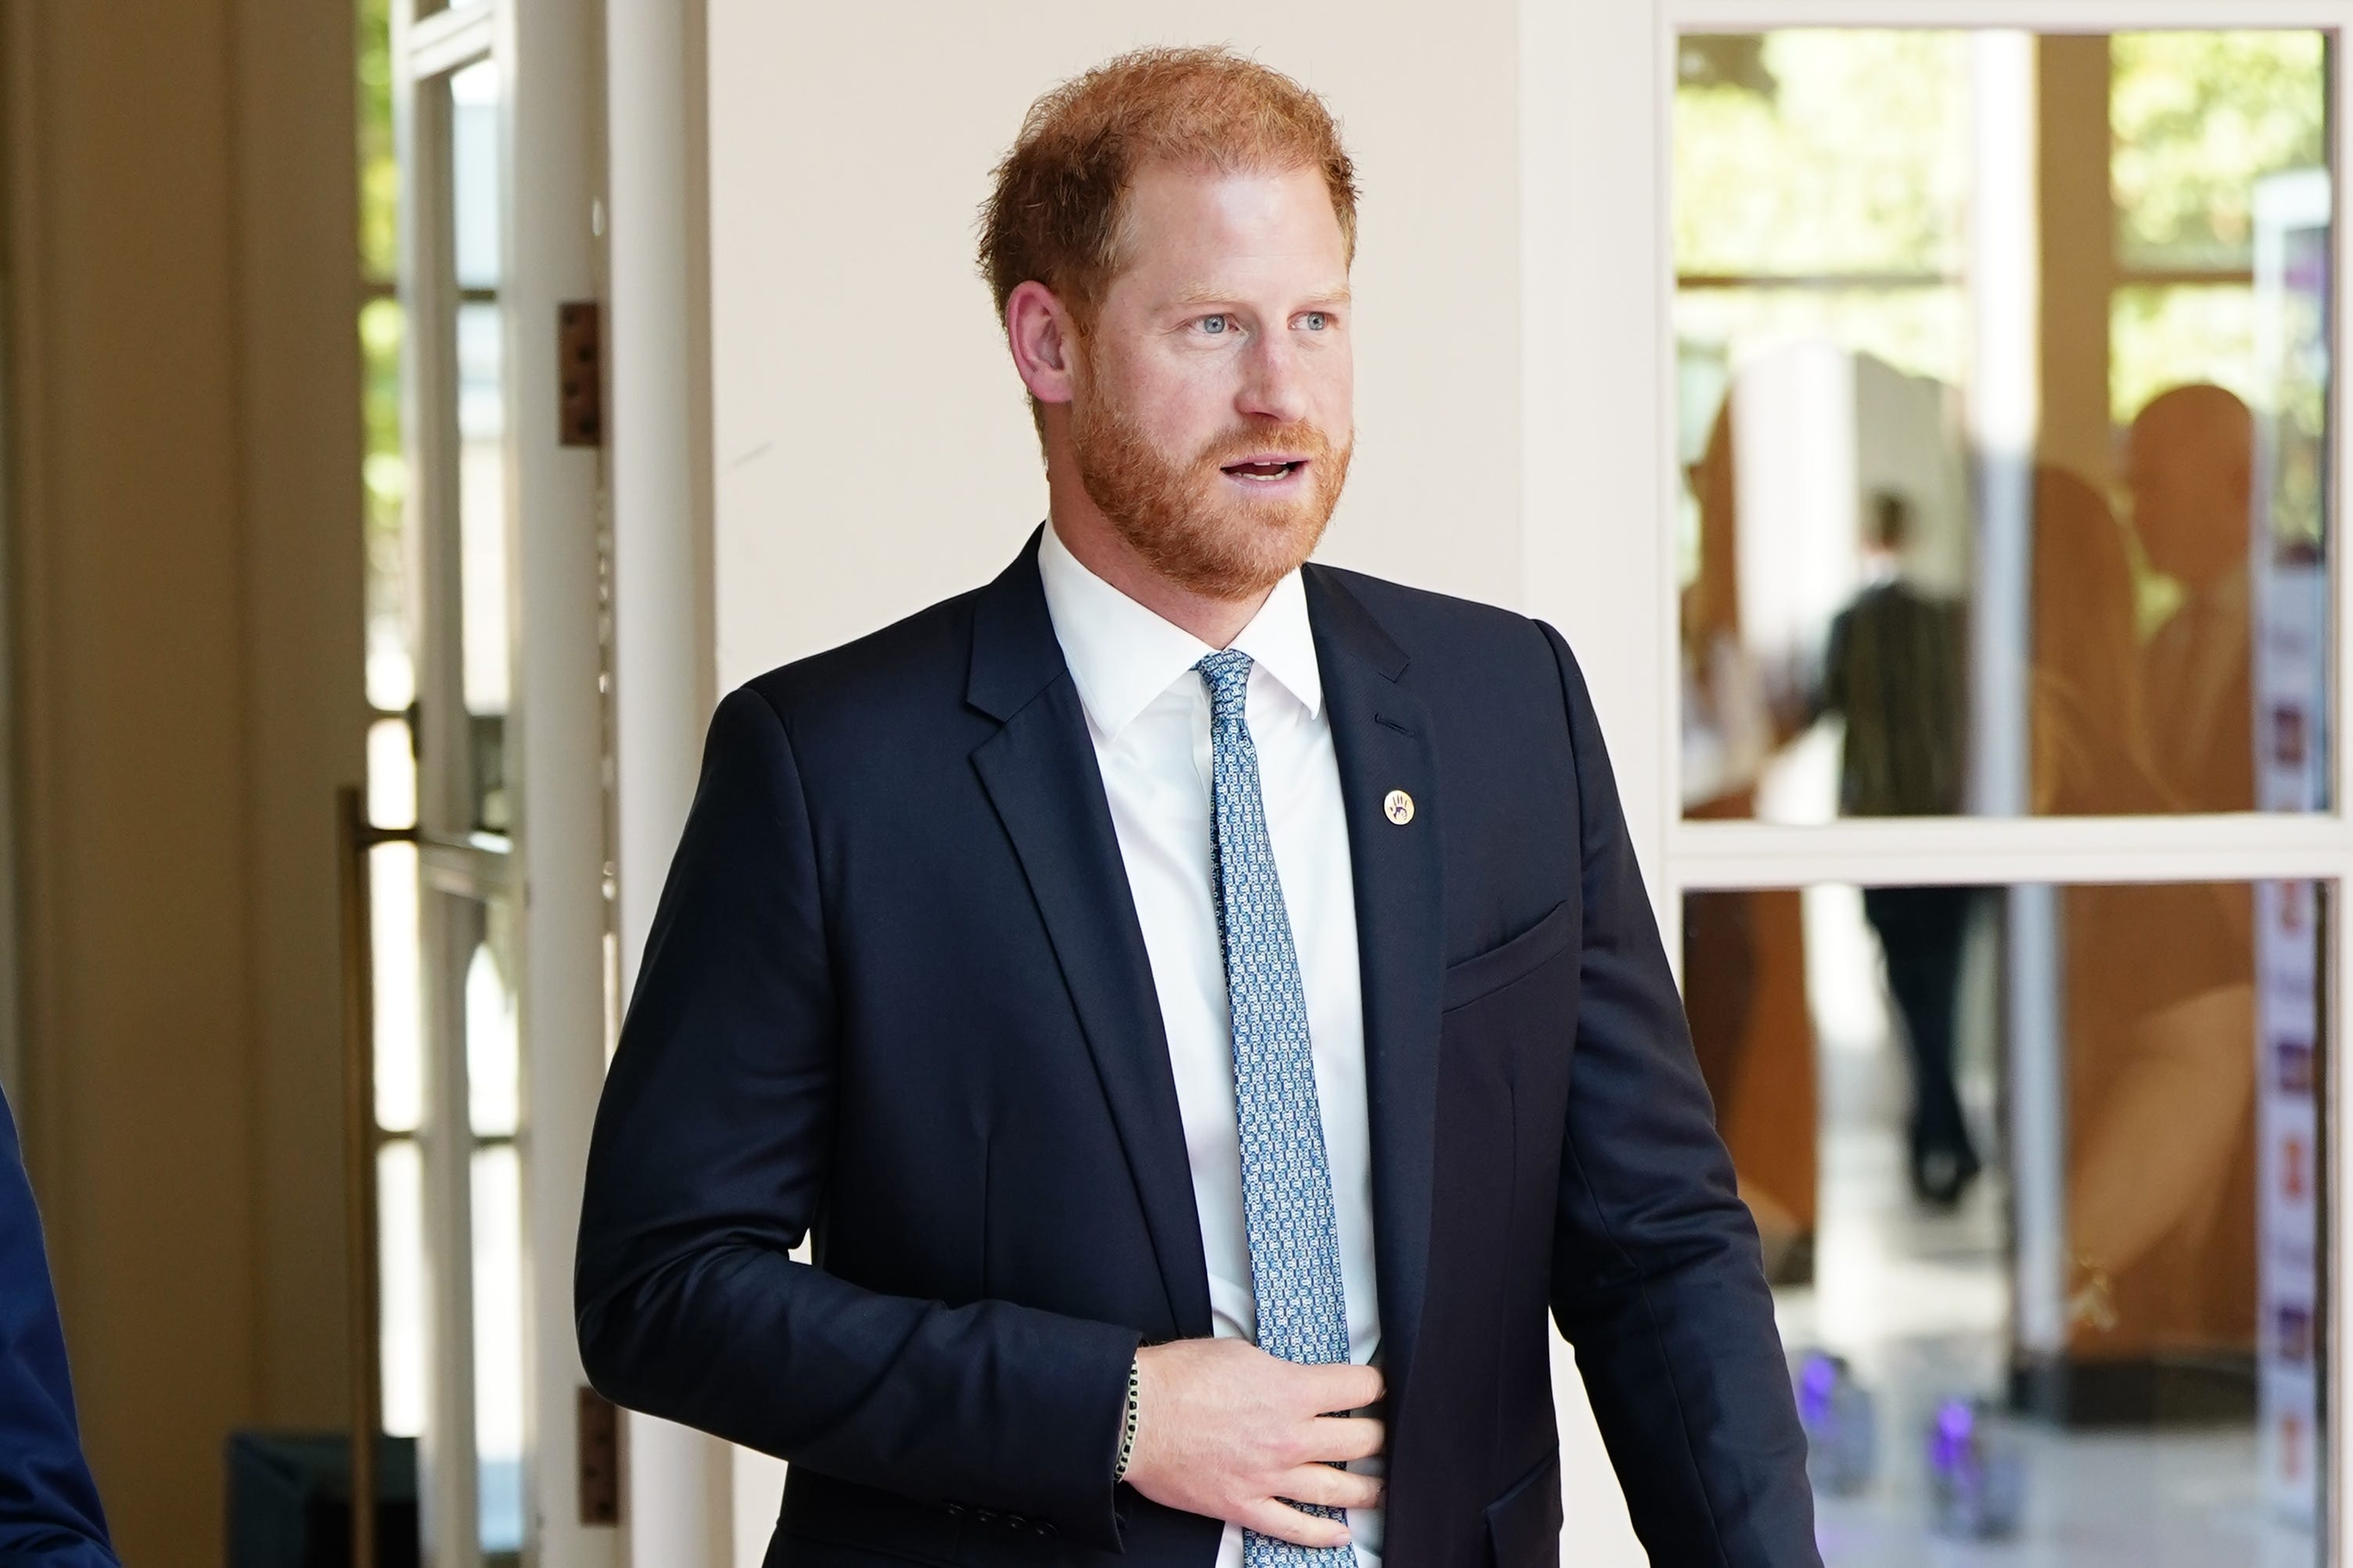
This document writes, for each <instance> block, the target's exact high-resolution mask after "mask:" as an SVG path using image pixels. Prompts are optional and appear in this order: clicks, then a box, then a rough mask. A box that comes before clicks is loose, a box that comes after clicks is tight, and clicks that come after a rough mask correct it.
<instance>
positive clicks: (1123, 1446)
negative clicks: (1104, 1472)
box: [1111, 1361, 1143, 1483]
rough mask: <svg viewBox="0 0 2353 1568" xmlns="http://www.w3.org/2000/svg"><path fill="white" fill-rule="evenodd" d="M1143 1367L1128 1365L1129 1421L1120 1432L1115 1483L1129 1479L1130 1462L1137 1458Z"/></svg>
mask: <svg viewBox="0 0 2353 1568" xmlns="http://www.w3.org/2000/svg"><path fill="white" fill-rule="evenodd" d="M1142 1365H1143V1363H1141V1362H1134V1361H1132V1362H1129V1363H1127V1419H1126V1421H1125V1422H1124V1423H1123V1424H1122V1426H1120V1430H1119V1465H1118V1467H1117V1468H1114V1469H1113V1471H1112V1473H1111V1479H1112V1480H1113V1482H1114V1483H1116V1482H1119V1481H1124V1480H1125V1479H1127V1464H1128V1461H1129V1460H1130V1459H1133V1458H1135V1418H1136V1415H1137V1413H1138V1410H1139V1407H1140V1406H1141V1405H1142V1403H1143V1401H1142V1398H1141V1395H1142V1394H1143V1381H1142V1378H1141V1376H1140V1373H1141V1369H1142Z"/></svg>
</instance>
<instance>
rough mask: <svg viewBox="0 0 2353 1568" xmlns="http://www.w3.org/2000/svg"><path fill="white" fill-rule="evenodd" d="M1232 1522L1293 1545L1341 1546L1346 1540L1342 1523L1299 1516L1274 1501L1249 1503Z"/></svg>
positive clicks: (1303, 1514) (1310, 1515)
mask: <svg viewBox="0 0 2353 1568" xmlns="http://www.w3.org/2000/svg"><path fill="white" fill-rule="evenodd" d="M1235 1522H1236V1523H1238V1524H1242V1525H1247V1526H1248V1527H1249V1528H1250V1529H1252V1530H1255V1531H1258V1532H1259V1533H1260V1534H1261V1535H1271V1536H1273V1537H1274V1538H1275V1539H1276V1540H1277V1541H1288V1542H1291V1543H1292V1544H1293V1546H1344V1545H1345V1544H1347V1541H1348V1526H1347V1524H1346V1522H1345V1521H1342V1520H1337V1519H1322V1518H1318V1517H1317V1516H1316V1515H1314V1514H1312V1513H1302V1512H1300V1511H1299V1510H1297V1509H1295V1508H1293V1507H1292V1506H1291V1505H1290V1504H1288V1503H1284V1502H1280V1501H1277V1500H1275V1499H1273V1498H1268V1499H1267V1500H1265V1501H1263V1502H1257V1503H1252V1504H1251V1505H1250V1507H1248V1508H1246V1509H1244V1510H1242V1516H1241V1518H1240V1519H1239V1520H1237V1521H1235Z"/></svg>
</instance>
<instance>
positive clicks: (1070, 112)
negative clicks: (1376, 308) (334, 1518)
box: [980, 47, 1356, 330]
mask: <svg viewBox="0 0 2353 1568" xmlns="http://www.w3.org/2000/svg"><path fill="white" fill-rule="evenodd" d="M1155 161H1158V162H1167V163H1178V164H1184V165H1189V166H1195V167H1200V168H1207V169H1214V170H1217V171H1219V172H1220V173H1233V174H1281V173H1288V172H1289V171H1291V170H1293V169H1300V168H1314V169H1315V170H1317V171H1319V172H1320V173H1321V174H1323V176H1324V187H1325V188H1326V189H1327V190H1329V191H1330V192H1331V194H1332V212H1333V216H1335V217H1337V218H1338V219H1339V220H1340V235H1341V239H1342V242H1343V243H1344V245H1345V247H1346V250H1345V254H1346V255H1347V257H1348V258H1349V259H1350V260H1352V261H1353V260H1354V259H1355V258H1356V168H1355V166H1354V165H1353V164H1351V163H1349V161H1348V154H1347V152H1346V150H1345V148H1343V147H1342V146H1341V145H1340V131H1339V127H1338V126H1337V125H1335V123H1334V122H1333V120H1332V114H1331V111H1330V110H1327V109H1325V108H1324V102H1323V100H1321V99H1319V98H1317V97H1316V96H1315V95H1314V93H1312V92H1310V91H1308V90H1307V89H1305V88H1303V87H1302V86H1301V85H1300V84H1299V83H1297V82H1295V81H1293V80H1292V79H1290V78H1289V77H1287V76H1284V75H1283V74H1282V72H1280V71H1276V70H1271V69H1270V68H1267V67H1265V66H1262V65H1261V64H1259V63H1258V62H1257V61H1256V60H1250V59H1244V58H1242V57H1241V56H1240V55H1237V54H1235V53H1234V52H1233V51H1232V50H1231V49H1228V48H1223V47H1215V48H1151V49H1137V50H1134V52H1132V53H1129V54H1124V55H1121V56H1119V57H1118V58H1115V59H1111V60H1106V61H1105V62H1104V63H1103V64H1102V65H1099V66H1097V67H1096V68H1094V69H1092V70H1091V71H1088V72H1087V73H1086V74H1085V75H1083V76H1078V77H1073V78H1071V79H1070V80H1069V81H1066V82H1064V83H1062V85H1061V86H1060V87H1058V88H1055V89H1053V90H1052V91H1051V92H1049V93H1047V94H1046V95H1045V96H1044V97H1043V98H1040V99H1039V100H1038V101H1037V102H1035V103H1033V104H1031V105H1030V106H1029V114H1028V115H1027V116H1026V117H1025V118H1024V119H1023V120H1022V121H1021V133H1020V135H1018V137H1016V138H1015V139H1014V142H1013V150H1012V151H1011V152H1009V153H1007V154H1006V155H1005V161H1004V162H1003V163H999V164H997V175H996V186H995V188H994V189H993V190H992V191H991V192H990V193H989V197H988V200H987V203H986V204H985V205H983V206H982V208H981V223H980V266H981V270H982V272H983V273H985V274H986V275H987V279H988V286H989V289H990V290H991V291H992V292H993V293H994V294H995V295H996V297H997V316H998V317H999V319H1002V318H1003V316H1004V314H1005V304H1006V301H1007V300H1008V299H1010V298H1011V297H1012V294H1013V290H1014V289H1017V288H1018V287H1019V286H1020V285H1021V284H1023V283H1025V282H1028V281H1030V280H1031V279H1035V280H1036V281H1038V282H1039V283H1042V284H1044V285H1045V286H1046V287H1047V288H1049V289H1052V290H1053V291H1054V293H1055V295H1056V296H1057V297H1058V298H1060V300H1062V301H1063V302H1064V303H1066V304H1067V305H1069V306H1070V308H1071V311H1072V313H1073V314H1074V315H1075V316H1076V317H1077V318H1078V321H1079V325H1080V327H1081V329H1082V330H1084V329H1085V328H1087V327H1089V326H1091V325H1092V322H1093V320H1094V312H1095V310H1096V308H1097V307H1098V306H1099V305H1101V304H1102V302H1103V294H1104V292H1105V290H1107V289H1109V288H1110V286H1111V281H1112V279H1113V278H1115V277H1117V276H1118V275H1119V271H1120V268H1121V267H1122V265H1123V261H1124V258H1123V255H1122V248H1123V241H1124V237H1125V234H1124V223H1123V218H1124V211H1125V205H1126V195H1127V191H1128V186H1129V184H1130V183H1131V182H1133V181H1134V177H1135V173H1136V171H1137V170H1138V169H1139V168H1141V167H1142V166H1143V165H1145V163H1153V162H1155Z"/></svg>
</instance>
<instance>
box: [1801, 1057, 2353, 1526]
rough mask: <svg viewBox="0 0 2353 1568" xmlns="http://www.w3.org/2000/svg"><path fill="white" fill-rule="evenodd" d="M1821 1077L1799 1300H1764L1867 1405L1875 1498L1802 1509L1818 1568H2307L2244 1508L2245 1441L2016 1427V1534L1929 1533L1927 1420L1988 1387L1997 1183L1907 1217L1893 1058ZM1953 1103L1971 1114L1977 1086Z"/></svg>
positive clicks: (2248, 1495)
mask: <svg viewBox="0 0 2353 1568" xmlns="http://www.w3.org/2000/svg"><path fill="white" fill-rule="evenodd" d="M1821 1062H1822V1068H1823V1073H1824V1078H1823V1082H1822V1086H1821V1087H1822V1108H1823V1121H1824V1123H1825V1131H1824V1139H1823V1146H1822V1163H1821V1210H1820V1220H1819V1226H1820V1228H1819V1232H1818V1242H1817V1254H1816V1259H1817V1261H1816V1283H1815V1285H1814V1286H1813V1287H1811V1288H1809V1289H1789V1290H1784V1291H1783V1292H1781V1293H1780V1300H1779V1309H1780V1319H1781V1328H1782V1337H1783V1339H1784V1340H1785V1342H1788V1344H1789V1345H1790V1346H1791V1347H1793V1348H1799V1347H1806V1346H1821V1347H1825V1348H1827V1349H1831V1350H1833V1351H1836V1352H1839V1353H1840V1354H1842V1355H1844V1356H1846V1357H1847V1358H1848V1360H1849V1361H1850V1362H1851V1363H1852V1364H1853V1366H1854V1368H1855V1371H1856V1373H1857V1375H1858V1376H1859V1377H1860V1378H1861V1379H1862V1382H1863V1383H1864V1384H1865V1385H1866V1386H1867V1387H1869V1388H1870V1389H1871V1390H1872V1391H1873V1394H1874V1395H1875V1396H1876V1399H1877V1402H1878V1422H1879V1445H1878V1452H1879V1475H1878V1477H1877V1479H1876V1481H1875V1483H1874V1484H1873V1486H1872V1487H1871V1488H1870V1489H1868V1490H1867V1491H1866V1492H1864V1493H1863V1494H1862V1495H1860V1496H1856V1497H1852V1498H1824V1499H1821V1500H1820V1538H1821V1544H1822V1554H1823V1557H1824V1559H1825V1561H1826V1562H1827V1563H1829V1564H1830V1568H1882V1565H1886V1568H1895V1565H1897V1564H1902V1565H1904V1568H1911V1565H1913V1564H1919V1563H1927V1564H1936V1565H1942V1564H1968V1565H1970V1568H1976V1565H1979V1564H1984V1565H1987V1568H1994V1565H2000V1568H2046V1565H2056V1564H2066V1565H2068V1568H2075V1565H2078V1564H2083V1565H2095V1564H2096V1565H2108V1564H2115V1565H2116V1568H2313V1565H2314V1564H2315V1563H2316V1562H2317V1561H2318V1554H2317V1548H2316V1544H2315V1542H2314V1540H2313V1538H2312V1536H2311V1534H2310V1533H2309V1532H2306V1531H2301V1530H2298V1529H2295V1528H2294V1527H2292V1526H2284V1525H2281V1524H2278V1523H2276V1522H2274V1521H2271V1520H2270V1519H2269V1518H2267V1517H2266V1515H2265V1513H2264V1510H2263V1507H2262V1506H2261V1504H2260V1501H2259V1500H2258V1498H2257V1495H2256V1468H2255V1439H2254V1433H2253V1428H2252V1426H2229V1427H2211V1428H2203V1429H2199V1430H2194V1431H2183V1430H2179V1429H2173V1430H2168V1431H2164V1432H2161V1433H2151V1434H2145V1435H2144V1434H2108V1433H2102V1434H2097V1435H2092V1434H2081V1433H2067V1432H2062V1431H2059V1430H2057V1429H2055V1428H2052V1427H2051V1426H2043V1425H2036V1424H2020V1425H2019V1426H2016V1427H2015V1428H2014V1430H2015V1433H2016V1436H2017V1440H2018V1442H2019V1444H2020V1449H2021V1454H2022V1456H2023V1458H2024V1460H2025V1468H2026V1472H2027V1488H2026V1504H2025V1517H2024V1524H2023V1528H2022V1529H2021V1531H2020V1532H2019V1534H2017V1535H2016V1536H2014V1537H2012V1538H2011V1539H2010V1540H2007V1541H2000V1542H1961V1541H1947V1540H1942V1539H1939V1538H1938V1537H1936V1536H1935V1535H1933V1534H1932V1533H1931V1532H1930V1531H1929V1529H1928V1502H1927V1483H1926V1464H1925V1458H1924V1455H1925V1446H1926V1445H1925V1437H1926V1431H1927V1424H1928V1420H1929V1417H1930V1415H1931V1413H1932V1412H1933V1411H1934V1409H1935V1407H1936V1404H1937V1403H1938V1402H1939V1401H1940V1400H1941V1399H1943V1398H1945V1397H1947V1396H1948V1395H1952V1394H1971V1395H1985V1396H1989V1395H1992V1394H1995V1393H1996V1392H1997V1391H1998V1390H1999V1389H2000V1384H2001V1375H2002V1364H2003V1343H2004V1331H2003V1322H2004V1313H2005V1311H2006V1310H2007V1308H2006V1288H2005V1284H2004V1272H2003V1268H2004V1265H2003V1257H2002V1236H2001V1223H2002V1213H2003V1206H2002V1205H2003V1196H2002V1193H2001V1191H2000V1177H1999V1174H1998V1173H1995V1174H1993V1175H1991V1177H1990V1179H1988V1180H1986V1181H1983V1182H1980V1183H1979V1184H1978V1186H1977V1187H1976V1189H1975V1190H1974V1191H1973V1192H1972V1193H1971V1194H1969V1197H1968V1201H1967V1202H1966V1203H1965V1204H1964V1205H1962V1207H1961V1208H1960V1210H1959V1211H1958V1212H1957V1213H1955V1214H1952V1215H1926V1214H1924V1213H1923V1212H1922V1211H1921V1210H1920V1209H1918V1208H1917V1207H1916V1206H1915V1205H1914V1204H1913V1202H1912V1201H1911V1199H1910V1197H1909V1196H1908V1194H1906V1191H1905V1182H1904V1177H1903V1167H1902V1142H1901V1136H1900V1133H1899V1132H1898V1131H1897V1127H1898V1124H1899V1120H1900V1117H1901V1114H1902V1106H1903V1097H1904V1093H1905V1086H1904V1082H1903V1078H1902V1074H1903V1066H1902V1063H1901V1062H1900V1060H1899V1059H1898V1058H1896V1056H1895V1053H1894V1051H1893V1050H1892V1049H1889V1048H1887V1047H1884V1046H1883V1045H1873V1046H1864V1047H1857V1046H1852V1045H1850V1046H1847V1047H1835V1046H1833V1047H1831V1048H1826V1049H1825V1050H1824V1051H1823V1052H1822V1053H1821ZM1978 1076H1979V1077H1980V1079H1982V1076H1983V1075H1978ZM1970 1087H1971V1088H1972V1089H1975V1090H1976V1092H1975V1093H1974V1094H1972V1095H1971V1096H1970V1098H1972V1099H1974V1100H1977V1101H1978V1106H1979V1109H1980V1110H1983V1109H1985V1108H1986V1107H1987V1106H1988V1104H1989V1100H1990V1098H1991V1096H1990V1093H1989V1088H1988V1085H1987V1084H1986V1083H1985V1082H1983V1081H1979V1082H1978V1083H1976V1084H1973V1085H1971V1086H1970ZM1993 1163H1994V1164H1996V1165H1998V1164H1999V1162H1998V1161H1997V1162H1993Z"/></svg>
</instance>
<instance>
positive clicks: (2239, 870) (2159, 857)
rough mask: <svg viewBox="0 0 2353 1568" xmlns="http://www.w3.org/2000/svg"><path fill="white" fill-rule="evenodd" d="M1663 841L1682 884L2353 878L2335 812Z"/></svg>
mask: <svg viewBox="0 0 2353 1568" xmlns="http://www.w3.org/2000/svg"><path fill="white" fill-rule="evenodd" d="M1667 844H1668V852H1667V868H1668V873H1669V880H1670V881H1671V883H1672V885H1673V886H1675V887H1677V888H1680V889H1704V888H1789V887H1802V886H1805V885H1807V884H1809V883H1817V882H1847V883H1853V884H1855V885H1858V886H1864V887H1926V886H1936V885H1944V884H1950V883H1968V884H1974V885H1982V886H1994V885H2007V884H2010V883H2015V882H2077V883H2080V882H2206V881H2234V882H2237V881H2256V880H2269V879H2324V880H2325V879H2332V878H2340V877H2353V826H2348V824H2346V823H2345V822H2344V821H2343V820H2342V819H2340V818H2338V817H2335V816H2210V817H2194V816H2192V817H2181V816H2108V817H2048V816H2045V817H2004V818H1982V817H1978V818H1971V817H1915V818H1908V819H1907V818H1904V817H1875V818H1853V817H1851V818H1848V819H1846V820H1844V821H1841V822H1836V823H1830V824H1825V825H1823V826H1782V825H1780V824H1777V823H1763V822H1677V823H1674V824H1673V825H1672V826H1671V827H1670V828H1669V830H1668V836H1667Z"/></svg>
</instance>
